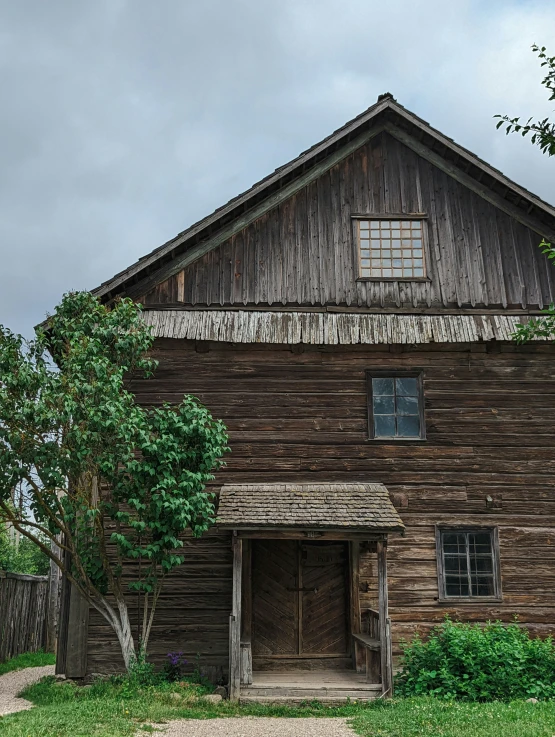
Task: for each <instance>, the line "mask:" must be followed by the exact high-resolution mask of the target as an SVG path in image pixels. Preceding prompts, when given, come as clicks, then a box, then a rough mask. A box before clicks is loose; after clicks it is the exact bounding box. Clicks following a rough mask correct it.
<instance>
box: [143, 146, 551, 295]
mask: <svg viewBox="0 0 555 737" xmlns="http://www.w3.org/2000/svg"><path fill="white" fill-rule="evenodd" d="M411 212H417V213H425V214H427V215H428V220H427V226H426V230H427V236H428V237H427V253H426V262H427V275H428V276H429V277H430V280H429V281H421V282H418V281H357V276H358V274H357V268H356V263H357V261H356V252H355V246H354V237H353V225H352V220H351V215H353V214H383V213H411ZM541 235H542V234H538V233H535V232H533V231H532V230H530V229H529V228H527V227H525V226H524V225H522V224H521V223H519V222H517V220H515V219H513V218H512V217H511V216H509V215H507V214H506V213H505V212H502V211H501V210H499V209H498V208H497V207H496V206H495V205H493V204H491V203H489V202H487V201H486V200H484V199H483V198H482V197H480V196H479V195H478V194H476V193H474V192H472V191H471V190H469V189H468V188H467V187H466V186H464V184H462V183H461V182H459V181H457V180H456V179H454V178H453V177H452V176H451V175H450V174H447V173H446V172H445V171H442V170H441V169H439V168H438V167H436V166H435V165H433V164H432V163H430V162H429V161H428V160H426V159H424V158H422V157H421V156H419V155H418V154H416V153H415V152H414V151H412V150H411V149H410V148H408V147H407V146H405V145H404V144H403V143H401V142H400V141H398V140H397V139H395V138H393V137H392V136H391V135H389V134H387V133H384V134H382V135H380V136H379V137H377V138H375V139H373V140H371V141H370V142H369V143H367V144H366V145H364V146H362V147H361V148H359V149H357V150H356V151H355V152H354V153H352V154H350V155H349V156H348V157H347V158H345V159H344V160H343V161H341V162H340V163H339V164H337V165H336V166H334V167H333V168H332V169H330V170H329V171H327V172H326V173H325V174H323V175H322V176H321V177H320V178H319V179H317V180H316V181H314V182H312V183H311V184H309V185H308V186H306V187H305V188H304V189H302V190H300V191H299V192H298V193H297V194H295V195H293V196H292V197H291V198H290V199H288V200H286V201H285V202H283V203H282V204H280V205H279V206H278V207H276V208H274V209H273V210H271V211H270V212H268V213H267V214H266V215H264V216H262V217H261V218H259V219H258V220H256V221H255V222H254V223H252V224H251V225H249V226H248V227H246V228H245V229H244V230H242V231H241V232H240V233H238V234H237V235H236V236H233V237H232V238H231V239H230V240H228V241H227V242H226V243H224V244H223V245H222V246H219V247H218V248H216V249H215V250H213V251H210V252H209V253H207V254H206V255H205V256H203V257H202V258H200V259H199V260H198V261H196V262H195V263H194V264H192V265H191V266H189V267H187V268H186V269H185V270H184V271H182V272H180V273H178V274H177V275H175V276H172V277H171V278H170V279H168V280H166V281H164V282H162V283H161V284H159V285H158V286H156V287H155V288H154V290H152V291H151V292H150V293H149V294H147V295H146V296H145V297H144V298H143V301H144V302H145V304H147V305H152V304H160V303H161V304H164V303H175V302H183V303H186V304H193V305H218V304H220V305H248V304H250V305H259V304H269V305H278V306H279V305H326V304H336V305H355V306H361V307H363V306H367V307H384V306H385V307H393V308H395V307H405V308H414V307H419V308H427V307H443V306H448V307H460V306H482V305H483V306H500V307H506V306H507V305H509V306H513V307H519V306H522V307H525V306H531V307H538V306H540V307H541V306H545V305H548V304H551V302H553V300H554V298H555V272H554V271H553V269H550V268H549V264H548V263H547V259H546V257H545V256H543V255H542V253H541V251H540V250H539V249H538V247H537V246H538V244H539V242H540V240H541Z"/></svg>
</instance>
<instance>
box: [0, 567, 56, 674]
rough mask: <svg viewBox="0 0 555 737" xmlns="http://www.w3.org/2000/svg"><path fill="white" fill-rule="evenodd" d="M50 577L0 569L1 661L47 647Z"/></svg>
mask: <svg viewBox="0 0 555 737" xmlns="http://www.w3.org/2000/svg"><path fill="white" fill-rule="evenodd" d="M47 603H48V577H47V576H30V575H26V574H22V573H5V572H4V571H0V663H4V662H5V661H6V660H9V659H10V658H13V657H15V656H16V655H21V654H22V653H35V652H37V650H42V649H44V648H46V614H47Z"/></svg>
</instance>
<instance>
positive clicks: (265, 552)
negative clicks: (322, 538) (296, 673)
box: [252, 540, 350, 669]
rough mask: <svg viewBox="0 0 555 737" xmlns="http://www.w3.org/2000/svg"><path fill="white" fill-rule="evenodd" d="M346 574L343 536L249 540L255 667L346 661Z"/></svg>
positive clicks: (347, 640) (301, 665)
mask: <svg viewBox="0 0 555 737" xmlns="http://www.w3.org/2000/svg"><path fill="white" fill-rule="evenodd" d="M347 576H348V547H347V543H345V542H335V541H334V542H312V541H311V542H307V541H302V540H253V546H252V655H253V659H254V663H255V667H256V668H258V669H264V668H270V669H271V668H272V667H279V666H280V665H281V666H283V665H284V660H285V661H286V660H288V659H291V660H294V661H296V666H297V667H303V665H306V667H322V666H323V667H330V666H333V665H334V663H333V662H332V661H333V660H334V659H336V660H337V663H336V665H338V666H342V667H347V666H348V662H349V661H348V660H346V659H347V658H348V656H349V651H350V647H349V628H348V594H347V592H348V585H347ZM303 661H304V663H303ZM319 662H320V664H319Z"/></svg>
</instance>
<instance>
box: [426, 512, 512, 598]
mask: <svg viewBox="0 0 555 737" xmlns="http://www.w3.org/2000/svg"><path fill="white" fill-rule="evenodd" d="M445 532H447V533H449V532H451V533H453V532H456V533H469V532H489V533H490V535H491V549H492V568H493V588H494V592H495V593H494V594H493V595H492V596H473V595H472V594H469V595H468V596H448V595H447V594H446V592H445V560H444V551H443V534H444V533H445ZM435 537H436V560H437V585H438V601H439V602H440V603H444V604H448V603H455V604H464V603H466V604H480V603H496V604H499V603H501V602H502V601H503V594H502V590H501V560H500V558H501V556H500V550H499V528H498V527H496V526H495V525H483V526H482V525H442V524H439V525H436V526H435Z"/></svg>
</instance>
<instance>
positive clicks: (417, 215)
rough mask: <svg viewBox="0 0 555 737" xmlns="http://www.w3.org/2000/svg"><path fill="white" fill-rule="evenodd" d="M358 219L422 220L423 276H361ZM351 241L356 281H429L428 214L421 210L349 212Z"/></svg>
mask: <svg viewBox="0 0 555 737" xmlns="http://www.w3.org/2000/svg"><path fill="white" fill-rule="evenodd" d="M360 220H421V221H422V251H423V254H424V276H361V273H360V238H359V225H358V223H359V221H360ZM351 221H352V224H353V225H352V230H353V243H354V255H355V273H356V281H360V282H368V281H370V282H372V281H376V282H379V281H397V282H400V281H404V282H430V281H432V279H431V277H430V276H429V268H428V264H429V263H430V256H429V249H428V214H427V213H423V212H412V213H411V212H403V213H398V212H392V213H389V212H382V213H372V214H369V213H366V214H363V213H354V214H351Z"/></svg>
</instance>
